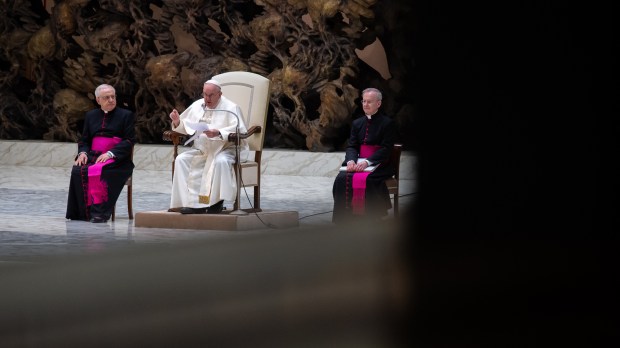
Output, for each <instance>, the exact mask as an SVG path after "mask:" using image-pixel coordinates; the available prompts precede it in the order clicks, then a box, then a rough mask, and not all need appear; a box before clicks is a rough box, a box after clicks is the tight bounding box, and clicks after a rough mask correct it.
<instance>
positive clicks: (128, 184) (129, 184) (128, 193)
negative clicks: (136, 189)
mask: <svg viewBox="0 0 620 348" xmlns="http://www.w3.org/2000/svg"><path fill="white" fill-rule="evenodd" d="M131 160H132V161H133V147H132V148H131ZM132 178H133V175H132V176H130V177H129V178H128V179H127V181H125V186H127V214H128V215H129V220H133V210H132V207H131V204H132V201H133V200H132V197H131V186H132ZM115 215H116V204H114V207H112V221H114V220H115Z"/></svg>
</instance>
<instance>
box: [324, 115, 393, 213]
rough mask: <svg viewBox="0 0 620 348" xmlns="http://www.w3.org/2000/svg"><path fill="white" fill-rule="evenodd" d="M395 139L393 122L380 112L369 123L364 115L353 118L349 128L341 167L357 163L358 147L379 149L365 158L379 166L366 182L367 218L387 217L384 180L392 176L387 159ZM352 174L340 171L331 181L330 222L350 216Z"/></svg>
mask: <svg viewBox="0 0 620 348" xmlns="http://www.w3.org/2000/svg"><path fill="white" fill-rule="evenodd" d="M396 138H397V130H396V125H395V123H394V122H393V121H392V119H391V118H389V117H388V116H387V115H385V114H384V113H383V112H381V111H379V112H377V113H376V114H375V115H373V116H372V118H371V119H370V120H369V119H368V117H366V116H365V115H363V116H361V117H359V118H357V119H355V120H354V121H353V123H352V125H351V135H350V137H349V140H348V144H347V148H346V155H345V159H344V162H342V166H346V165H347V162H348V161H350V160H353V161H355V162H357V159H358V158H359V153H360V148H361V146H362V145H363V144H364V145H377V146H379V147H380V148H379V149H377V150H376V151H375V152H374V153H373V154H372V155H371V156H369V157H368V158H367V159H368V160H369V161H370V162H371V163H372V164H373V165H376V164H377V163H380V165H379V166H378V168H377V169H375V170H374V171H373V172H372V173H370V174H369V175H368V177H367V179H366V203H365V215H366V216H370V217H380V216H384V215H386V214H387V210H388V209H390V208H392V202H391V200H390V194H389V192H388V189H387V186H386V185H385V180H386V179H388V178H390V177H391V176H392V175H394V166H393V165H392V163H390V161H389V160H390V154H391V152H392V148H393V147H394V142H395V141H396ZM353 174H354V173H348V172H344V171H341V172H339V173H338V175H337V176H336V179H335V180H334V187H333V189H332V193H333V196H334V211H333V216H332V221H333V222H335V223H339V222H343V221H346V220H348V219H350V218H351V217H353V215H352V214H353V211H352V208H351V198H352V196H353V195H352V192H353V189H352V185H351V183H352V181H353V180H352V177H353Z"/></svg>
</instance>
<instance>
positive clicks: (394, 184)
mask: <svg viewBox="0 0 620 348" xmlns="http://www.w3.org/2000/svg"><path fill="white" fill-rule="evenodd" d="M402 148H403V145H402V144H394V147H393V148H392V153H391V154H390V162H392V163H393V164H394V170H395V174H394V176H393V177H391V178H389V179H387V180H386V181H385V184H386V185H387V188H388V191H389V192H390V195H392V196H393V200H394V204H393V209H394V217H395V218H397V217H398V183H399V182H398V180H399V177H400V173H399V171H400V154H401V152H402Z"/></svg>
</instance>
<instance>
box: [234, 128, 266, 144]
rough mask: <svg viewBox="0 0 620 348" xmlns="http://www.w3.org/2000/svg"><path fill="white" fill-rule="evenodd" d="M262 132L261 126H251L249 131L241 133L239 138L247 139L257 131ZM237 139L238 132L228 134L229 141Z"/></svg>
mask: <svg viewBox="0 0 620 348" xmlns="http://www.w3.org/2000/svg"><path fill="white" fill-rule="evenodd" d="M260 132H261V127H260V126H252V127H250V129H248V132H247V133H241V134H240V136H239V138H240V139H246V138H249V137H251V136H252V135H254V134H256V133H260ZM236 140H237V133H236V132H235V133H230V134H229V135H228V141H230V142H235V141H236Z"/></svg>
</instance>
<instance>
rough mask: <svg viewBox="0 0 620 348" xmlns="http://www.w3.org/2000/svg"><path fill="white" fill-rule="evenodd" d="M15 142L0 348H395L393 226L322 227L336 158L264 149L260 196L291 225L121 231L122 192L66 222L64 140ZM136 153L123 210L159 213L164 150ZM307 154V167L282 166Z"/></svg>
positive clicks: (4, 188)
mask: <svg viewBox="0 0 620 348" xmlns="http://www.w3.org/2000/svg"><path fill="white" fill-rule="evenodd" d="M21 145H22V144H20V143H15V142H5V141H0V173H1V175H0V284H1V285H0V308H1V310H0V347H63V348H67V347H129V346H131V347H135V346H143V347H172V346H175V347H179V346H183V347H204V346H235V347H239V346H253V347H270V348H273V347H318V346H351V347H397V346H403V347H405V346H408V345H406V344H403V345H397V344H394V340H395V339H396V340H399V339H401V337H402V336H401V335H402V334H400V333H395V332H394V329H395V328H398V325H394V323H395V320H400V319H399V318H400V317H401V314H402V313H401V311H403V310H404V308H406V306H407V300H406V298H405V297H403V296H405V294H407V291H408V290H407V286H408V285H409V281H408V279H407V278H406V276H405V273H403V269H402V268H403V265H402V260H403V258H402V255H401V258H399V257H398V256H399V252H402V251H401V250H402V248H399V245H401V244H399V242H401V241H402V240H401V239H400V238H402V234H399V233H391V232H394V231H395V229H394V227H398V222H396V223H395V221H396V220H394V219H388V220H386V221H383V222H382V223H381V224H380V225H378V226H362V225H360V226H356V227H355V228H346V227H345V228H341V227H340V226H338V228H336V227H335V226H334V225H333V224H331V210H332V197H331V187H332V183H333V175H331V173H329V172H325V170H326V169H329V168H335V167H337V166H338V164H339V163H338V162H339V158H340V156H341V155H339V154H326V155H325V156H321V155H317V154H307V153H298V152H296V153H293V152H286V151H273V152H270V153H267V154H266V156H267V157H269V158H270V159H269V162H268V165H267V166H266V167H265V173H264V174H263V175H262V176H261V178H262V184H263V188H262V190H261V205H262V207H263V209H266V210H284V211H297V212H298V214H299V226H298V227H295V228H290V229H278V230H277V229H271V228H264V229H256V230H249V231H218V230H179V229H175V230H173V229H155V228H137V227H135V226H134V222H133V220H129V219H128V216H127V200H126V198H127V197H126V190H123V193H122V194H121V197H120V198H119V200H118V203H117V207H116V209H117V215H116V221H114V222H111V221H109V222H108V223H106V224H92V223H90V222H82V221H68V220H66V219H65V218H64V214H65V208H66V197H67V188H68V183H69V168H70V163H69V164H68V165H67V164H65V163H64V162H66V158H67V157H69V158H70V157H71V155H70V154H71V152H72V151H73V147H74V146H73V145H71V146H70V148H71V150H69V151H65V149H64V148H63V146H60V147H56V148H54V146H57V144H52V145H49V146H48V145H47V144H38V145H37V144H34V145H33V144H31V143H24V144H23V146H21ZM37 146H38V147H37ZM139 150H140V151H137V152H136V153H135V155H137V156H135V158H136V163H137V169H136V170H135V171H134V186H133V210H134V213H136V212H140V211H153V210H165V209H167V208H168V203H169V199H170V184H171V182H170V171H169V170H168V167H169V163H170V162H164V164H163V165H161V168H157V167H156V166H157V165H160V164H159V163H160V162H161V158H167V157H169V155H168V154H166V153H164V154H162V153H161V151H159V150H156V149H154V147H143V148H140V149H139ZM166 151H168V150H166ZM35 153H39V154H44V157H43V158H40V159H39V160H36V159H33V158H32V154H35ZM60 153H65V156H60V155H59V154H60ZM67 153H68V154H69V155H67ZM149 161H150V162H149ZM309 161H312V162H313V163H321V165H316V166H314V168H313V170H314V171H315V172H313V173H312V176H301V175H291V174H292V173H293V172H295V171H299V172H306V173H307V170H306V167H307V162H309ZM294 162H297V163H298V165H292V163H293V164H294ZM41 163H43V164H41ZM401 163H402V162H401ZM37 165H39V166H37ZM320 171H323V172H320ZM278 172H280V173H278ZM283 174H284V175H283ZM402 177H404V179H402V180H401V193H402V194H401V209H402V210H401V211H403V212H405V211H406V209H405V208H406V207H407V206H408V205H410V204H412V202H413V200H414V198H415V194H413V192H414V191H415V180H414V179H413V178H412V177H411V176H408V175H403V172H402V171H401V178H402ZM244 196H245V194H244V193H242V198H243V197H244ZM249 196H250V197H249V198H250V200H251V198H252V197H251V192H250V194H249ZM246 202H248V201H246ZM248 205H249V203H248ZM246 206H247V205H243V204H242V207H246ZM397 230H398V231H400V229H397ZM403 277H405V278H403ZM385 318H388V319H387V320H386V319H385Z"/></svg>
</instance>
